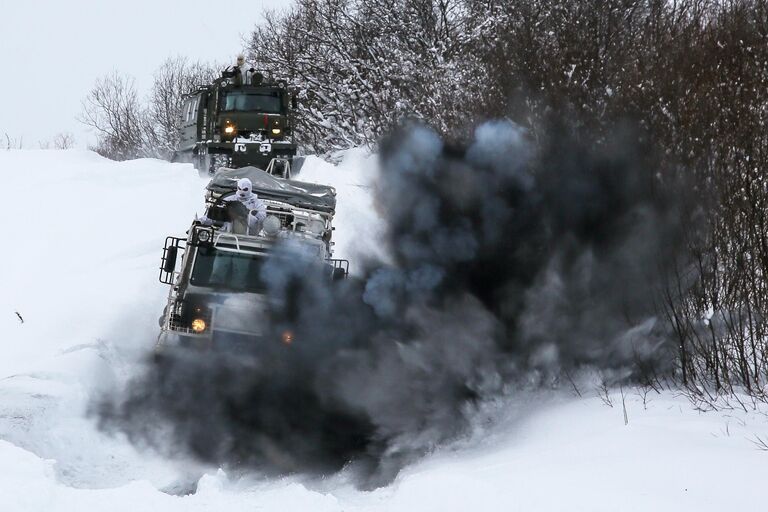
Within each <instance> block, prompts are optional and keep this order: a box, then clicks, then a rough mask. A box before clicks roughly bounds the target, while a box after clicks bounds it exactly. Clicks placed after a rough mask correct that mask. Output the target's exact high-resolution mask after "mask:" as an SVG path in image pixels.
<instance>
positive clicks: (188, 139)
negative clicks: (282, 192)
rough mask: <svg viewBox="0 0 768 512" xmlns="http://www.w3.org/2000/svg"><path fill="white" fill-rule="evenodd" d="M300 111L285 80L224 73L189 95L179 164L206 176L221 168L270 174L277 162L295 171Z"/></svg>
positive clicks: (250, 73)
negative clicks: (295, 120) (296, 119)
mask: <svg viewBox="0 0 768 512" xmlns="http://www.w3.org/2000/svg"><path fill="white" fill-rule="evenodd" d="M295 107H296V96H295V94H293V93H292V92H291V91H290V90H289V88H288V84H287V83H286V82H285V81H284V80H272V79H265V77H264V76H263V75H262V74H261V73H258V72H255V71H254V70H253V69H250V70H248V71H247V72H242V73H241V70H240V68H238V67H234V69H229V70H225V71H224V72H222V76H221V77H220V78H217V79H216V80H214V81H213V83H212V84H210V85H207V86H204V87H201V88H200V89H198V90H197V91H195V92H194V93H191V94H189V95H187V96H186V98H185V102H184V105H183V110H182V113H181V123H180V133H179V136H180V137H179V146H178V148H177V150H176V153H175V156H174V161H177V162H192V163H193V164H194V165H195V168H196V169H197V170H198V171H199V172H200V174H201V175H203V176H208V175H213V174H214V173H215V171H216V169H218V168H219V167H230V168H239V167H246V166H255V167H258V168H260V169H267V168H268V167H269V166H270V162H272V160H273V159H276V162H278V163H279V164H280V165H282V166H283V167H285V168H290V165H291V162H292V161H293V157H294V155H295V154H296V144H295V142H294V141H293V109H294V108H295ZM272 166H273V167H274V166H275V162H272ZM285 177H288V176H285Z"/></svg>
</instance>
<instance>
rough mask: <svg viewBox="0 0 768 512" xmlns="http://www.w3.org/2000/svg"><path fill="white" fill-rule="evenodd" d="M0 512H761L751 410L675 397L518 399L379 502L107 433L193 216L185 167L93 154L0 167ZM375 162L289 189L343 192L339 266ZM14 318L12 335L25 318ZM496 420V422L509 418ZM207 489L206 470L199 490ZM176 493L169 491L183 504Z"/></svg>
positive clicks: (371, 249)
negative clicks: (102, 412)
mask: <svg viewBox="0 0 768 512" xmlns="http://www.w3.org/2000/svg"><path fill="white" fill-rule="evenodd" d="M0 173H1V176H0V178H1V179H2V183H3V189H4V191H5V192H6V193H5V194H4V196H5V198H4V202H5V210H4V211H5V212H6V221H5V223H4V230H3V238H4V243H3V250H2V251H0V272H1V274H0V282H2V284H3V293H2V294H0V328H2V332H3V336H2V338H0V339H2V343H1V344H0V510H4V511H5V510H8V511H15V510H23V511H27V510H30V511H37V510H40V511H42V510H45V511H46V512H50V511H59V510H61V511H69V510H78V511H80V510H185V511H186V510H232V511H237V510H253V509H255V508H260V509H263V510H310V509H311V510H318V511H324V510H328V511H331V510H346V511H355V510H360V511H368V510H419V511H420V512H425V511H431V510H435V511H441V512H445V511H449V510H470V509H471V510H553V511H554V510H564V509H568V510H590V511H595V510H605V511H615V510H675V511H679V510H701V511H705V510H720V509H723V508H725V507H728V508H735V509H746V508H754V506H755V505H756V504H758V503H761V502H762V501H764V500H765V499H766V498H768V490H767V489H766V487H765V486H764V484H763V482H762V476H763V475H762V471H761V469H762V468H764V467H765V464H766V463H768V452H764V451H760V450H758V449H757V448H756V446H755V444H753V443H752V442H751V441H754V440H756V439H757V437H756V436H759V437H760V438H762V439H768V423H767V422H766V417H765V415H763V414H761V413H759V412H749V413H747V412H744V411H737V410H731V411H727V412H717V413H707V414H702V413H698V412H696V411H694V410H693V409H692V408H691V407H690V405H689V404H688V402H687V401H686V400H685V399H684V398H680V397H675V396H674V395H672V394H664V395H655V394H654V395H649V399H650V400H649V401H648V402H647V403H644V402H643V400H641V398H640V396H639V395H637V394H633V393H629V395H628V397H627V401H626V404H627V413H628V420H629V421H628V424H626V425H625V422H624V417H623V411H622V408H621V406H620V404H621V400H620V398H619V397H614V407H612V408H611V407H608V406H606V405H604V404H603V403H602V402H601V400H599V399H598V398H596V397H594V396H589V397H586V395H587V394H588V393H585V398H577V397H552V396H548V397H547V398H542V397H530V396H527V397H525V398H522V397H521V398H514V397H513V398H510V402H509V403H506V404H500V405H499V411H498V413H497V416H499V417H500V418H502V419H500V420H498V422H497V424H496V426H495V427H493V429H491V430H490V431H486V432H482V433H481V434H478V435H476V436H475V438H474V440H472V441H467V442H465V443H463V445H462V446H454V447H447V448H446V449H444V450H442V451H441V452H438V453H435V454H433V455H432V456H430V457H429V458H427V459H425V460H424V461H422V462H421V463H419V464H417V465H415V466H412V467H410V468H408V469H406V470H405V471H404V472H403V473H402V474H401V475H400V476H399V477H398V479H397V481H396V482H395V483H394V484H393V485H392V486H390V487H387V488H383V489H378V490H376V491H373V492H359V491H356V490H354V489H353V488H352V487H351V486H350V485H349V484H348V483H347V482H346V481H345V479H344V476H343V475H341V476H335V477H331V478H329V479H327V480H325V481H305V480H302V479H299V478H287V479H282V480H265V479H259V478H258V477H256V476H253V475H229V476H228V475H226V474H224V473H223V472H221V471H219V470H218V468H210V467H202V466H200V465H198V464H195V463H194V462H192V461H189V460H183V459H180V460H175V461H168V460H164V459H162V458H160V457H159V456H157V455H156V454H154V453H152V452H151V451H148V450H144V449H142V448H141V447H134V446H133V445H131V444H130V443H129V442H128V441H127V440H125V439H123V438H121V437H110V436H107V435H105V434H102V433H101V432H100V431H99V430H98V428H97V426H96V424H95V420H94V419H93V418H92V417H91V416H90V415H89V414H88V406H89V403H90V398H91V397H92V396H93V395H94V394H96V393H99V392H102V391H104V390H107V389H109V388H110V386H113V385H114V384H115V382H119V381H121V380H123V379H125V378H127V377H128V376H129V375H130V374H131V372H132V371H133V370H134V365H135V363H136V361H137V360H138V359H139V358H140V357H141V356H142V355H143V354H145V353H146V352H147V351H148V350H150V349H151V347H152V344H153V343H154V339H155V337H156V335H157V329H158V328H157V316H158V315H159V313H160V311H161V309H162V305H163V301H164V300H165V294H166V292H167V289H166V287H165V286H163V285H161V284H160V283H158V282H157V267H158V265H159V258H160V250H161V248H162V245H163V241H164V239H165V237H166V236H167V235H172V234H175V235H183V233H184V231H185V230H186V228H187V226H188V224H189V222H190V219H191V217H192V215H194V213H195V212H197V213H198V214H200V213H202V198H203V193H202V191H203V186H204V185H205V180H202V179H200V178H198V177H197V173H196V172H195V171H194V170H193V169H192V167H191V166H190V165H186V164H168V163H166V162H161V161H155V160H138V161H132V162H123V163H116V162H111V161H108V160H104V159H102V158H100V157H98V156H97V155H95V154H93V153H90V152H84V151H10V152H0ZM374 175H375V159H374V158H372V157H370V156H367V155H366V154H365V153H363V152H350V153H349V154H347V156H346V159H345V160H344V161H343V162H342V163H341V164H340V165H339V166H333V165H330V164H328V163H325V162H323V161H321V160H319V159H316V158H309V159H308V160H307V162H306V164H305V166H304V168H303V169H302V172H301V175H300V176H299V179H302V180H305V181H315V182H321V183H327V184H331V185H333V186H335V187H336V188H337V191H338V202H339V209H338V212H337V217H336V226H337V231H336V233H335V235H334V237H335V240H336V243H337V245H336V254H335V256H336V257H340V258H349V259H350V260H352V268H353V271H354V268H355V261H356V260H357V261H359V260H360V258H361V257H363V256H365V255H375V256H378V257H384V255H383V254H382V249H381V244H380V243H379V240H378V238H379V236H380V233H381V226H380V224H379V222H378V221H377V215H376V208H382V207H390V206H391V207H396V205H374V203H373V201H372V195H371V190H372V187H373V186H374V182H373V177H374ZM16 312H18V313H19V314H20V315H21V316H22V318H23V320H24V323H22V322H21V321H20V320H19V318H18V317H17V315H16ZM504 418H506V419H504ZM200 475H203V476H202V478H201V477H200ZM195 486H196V488H197V492H195V493H194V494H191V495H189V496H184V497H179V496H174V495H171V494H168V493H166V492H163V490H174V491H175V492H179V491H183V490H184V489H194V488H195Z"/></svg>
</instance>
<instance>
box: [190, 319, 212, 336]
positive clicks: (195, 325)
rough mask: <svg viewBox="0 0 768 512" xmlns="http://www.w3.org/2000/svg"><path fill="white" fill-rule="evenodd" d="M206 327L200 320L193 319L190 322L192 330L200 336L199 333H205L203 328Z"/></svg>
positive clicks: (203, 321)
mask: <svg viewBox="0 0 768 512" xmlns="http://www.w3.org/2000/svg"><path fill="white" fill-rule="evenodd" d="M206 327H208V326H207V325H206V324H205V320H203V319H202V318H195V319H194V320H192V330H193V331H195V332H196V333H198V334H200V333H201V332H203V331H205V328H206Z"/></svg>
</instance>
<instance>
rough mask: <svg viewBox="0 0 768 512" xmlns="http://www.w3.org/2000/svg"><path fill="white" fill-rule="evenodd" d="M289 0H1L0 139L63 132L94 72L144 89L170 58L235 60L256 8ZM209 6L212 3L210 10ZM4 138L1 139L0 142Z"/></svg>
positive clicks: (79, 135) (88, 138)
mask: <svg viewBox="0 0 768 512" xmlns="http://www.w3.org/2000/svg"><path fill="white" fill-rule="evenodd" d="M288 5H290V0H240V1H237V2H211V1H210V0H0V105H1V106H0V137H1V138H2V140H3V141H4V140H5V135H4V134H5V133H8V134H9V135H10V136H11V137H12V138H15V139H18V138H20V137H23V138H24V147H28V148H37V147H38V141H45V140H49V139H51V138H53V136H54V135H56V134H57V133H60V132H71V133H72V134H74V135H75V138H76V139H77V142H78V145H80V146H85V145H86V144H87V143H88V142H92V141H93V139H94V137H93V135H92V134H89V132H88V131H87V130H86V129H85V128H84V127H83V126H82V125H81V124H80V123H78V122H77V121H76V120H75V117H76V116H77V114H78V113H79V111H80V102H81V100H82V99H83V97H84V96H85V95H86V94H87V92H88V90H89V89H90V87H91V85H92V84H93V82H94V81H95V80H96V78H98V77H101V76H103V75H105V74H107V73H109V72H111V71H112V70H119V71H121V72H124V73H128V74H130V75H132V76H134V77H135V78H136V82H137V85H138V86H139V88H140V89H141V90H142V91H144V90H146V89H147V88H148V87H149V86H150V85H151V83H152V73H153V72H154V71H155V69H156V68H157V67H158V66H159V65H160V64H161V63H162V62H163V61H164V60H165V59H166V58H167V57H169V56H175V55H184V56H187V57H189V58H191V59H192V60H203V61H211V60H217V61H229V60H234V59H235V57H236V55H237V53H238V52H239V51H240V50H241V48H242V46H243V38H244V37H247V35H248V33H249V32H250V30H251V29H252V27H253V26H254V25H255V24H256V22H257V21H259V20H260V19H261V15H262V13H263V12H264V9H275V8H277V9H279V8H284V7H286V6H288ZM212 7H215V8H216V10H215V11H214V10H212ZM0 145H2V144H0Z"/></svg>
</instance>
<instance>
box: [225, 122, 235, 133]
mask: <svg viewBox="0 0 768 512" xmlns="http://www.w3.org/2000/svg"><path fill="white" fill-rule="evenodd" d="M224 133H226V134H227V135H232V134H233V133H235V127H234V126H232V125H231V124H230V125H227V126H225V127H224Z"/></svg>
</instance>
